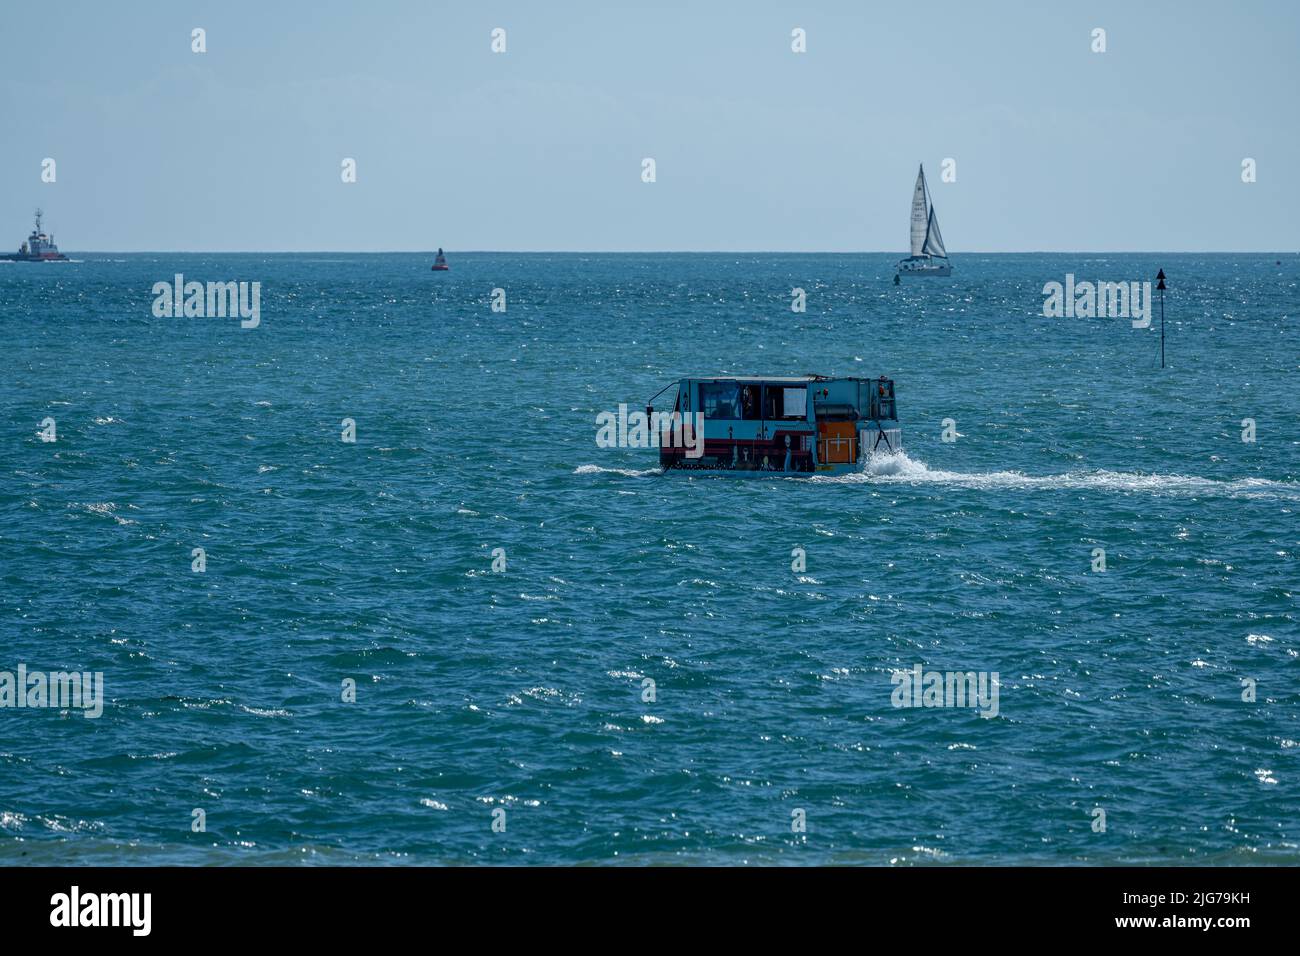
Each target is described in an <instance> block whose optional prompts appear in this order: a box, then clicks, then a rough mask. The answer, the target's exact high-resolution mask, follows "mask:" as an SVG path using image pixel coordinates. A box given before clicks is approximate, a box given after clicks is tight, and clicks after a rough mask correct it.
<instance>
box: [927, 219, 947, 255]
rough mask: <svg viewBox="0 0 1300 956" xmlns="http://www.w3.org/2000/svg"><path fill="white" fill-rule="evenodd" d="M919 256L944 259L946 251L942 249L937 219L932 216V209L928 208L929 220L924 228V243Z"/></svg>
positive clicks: (941, 238)
mask: <svg viewBox="0 0 1300 956" xmlns="http://www.w3.org/2000/svg"><path fill="white" fill-rule="evenodd" d="M921 254H922V255H927V256H939V257H940V258H946V257H947V255H948V252H947V250H945V249H944V247H943V236H942V235H940V234H939V217H938V216H936V215H935V214H934V207H933V206H931V207H930V220H929V222H927V223H926V227H925V242H924V243H923V244H922V246H921Z"/></svg>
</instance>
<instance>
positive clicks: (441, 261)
mask: <svg viewBox="0 0 1300 956" xmlns="http://www.w3.org/2000/svg"><path fill="white" fill-rule="evenodd" d="M450 268H451V266H449V265H447V257H446V256H444V255H443V254H442V250H441V249H439V250H438V254H437V255H436V256H434V258H433V270H432V271H434V272H446V271H447V270H448V269H450Z"/></svg>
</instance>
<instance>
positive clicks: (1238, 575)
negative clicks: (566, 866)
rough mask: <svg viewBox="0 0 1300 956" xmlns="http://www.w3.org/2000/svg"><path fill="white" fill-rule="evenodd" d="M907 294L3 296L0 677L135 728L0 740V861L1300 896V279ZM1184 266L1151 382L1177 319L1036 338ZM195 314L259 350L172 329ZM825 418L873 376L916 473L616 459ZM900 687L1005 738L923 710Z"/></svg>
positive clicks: (1267, 275) (809, 262)
mask: <svg viewBox="0 0 1300 956" xmlns="http://www.w3.org/2000/svg"><path fill="white" fill-rule="evenodd" d="M894 258H895V257H889V256H878V255H860V256H852V255H836V256H829V255H828V256H817V255H789V256H787V255H766V256H753V255H744V256H737V255H659V256H654V255H626V256H611V255H506V254H468V255H459V256H457V255H453V256H452V257H451V262H452V271H451V272H449V273H446V274H442V275H438V274H433V273H430V272H429V271H428V263H429V261H430V259H431V257H428V256H416V255H397V256H361V255H356V256H349V255H333V254H321V255H298V256H261V255H189V256H183V255H168V256H161V255H129V256H122V255H118V256H107V255H94V254H87V255H84V256H81V257H79V259H80V261H78V262H74V263H69V264H64V265H30V264H7V263H0V332H3V337H4V348H3V353H2V355H3V357H2V358H0V363H2V365H0V367H2V368H3V376H2V377H0V399H3V401H2V402H0V407H2V408H3V420H4V423H5V427H4V430H3V438H2V439H0V647H3V659H0V670H7V671H15V670H16V668H17V667H18V665H19V664H25V665H26V667H27V668H28V669H29V670H33V671H54V670H63V669H77V670H87V671H102V672H103V675H104V686H105V696H106V698H107V699H106V704H105V707H104V713H103V716H102V717H100V718H98V719H86V718H85V717H84V716H82V715H81V714H79V713H76V712H61V711H59V710H55V709H43V710H42V709H26V708H25V709H0V728H2V730H3V733H2V734H0V861H2V862H8V863H13V862H24V861H27V862H40V863H52V862H60V861H97V862H111V863H137V862H166V863H208V862H221V863H230V862H234V863H257V862H285V861H294V860H303V861H306V862H325V863H330V862H367V863H370V862H377V863H409V862H414V863H443V862H450V863H464V862H496V863H550V864H556V863H579V862H580V863H588V862H620V861H624V862H626V861H636V862H716V863H743V862H750V863H761V862H779V863H871V864H888V863H912V862H934V861H938V862H954V863H1004V862H1025V861H1035V862H1048V863H1079V862H1086V863H1098V862H1102V863H1113V862H1138V863H1174V862H1214V863H1245V862H1281V863H1296V862H1300V854H1298V853H1297V842H1298V841H1300V823H1298V822H1297V821H1298V819H1300V818H1297V815H1296V806H1297V778H1298V776H1300V723H1298V722H1297V708H1298V705H1300V697H1298V696H1297V684H1296V680H1297V673H1300V670H1298V667H1300V662H1297V660H1296V658H1297V653H1300V629H1298V628H1297V617H1298V615H1300V610H1298V608H1297V596H1296V590H1297V586H1300V582H1298V581H1297V567H1298V565H1297V554H1298V553H1300V541H1298V538H1300V521H1298V520H1297V511H1298V510H1300V387H1298V382H1300V379H1298V377H1297V372H1298V371H1300V369H1298V366H1300V349H1298V347H1297V345H1298V340H1297V333H1296V306H1297V301H1298V293H1300V285H1298V282H1297V279H1298V277H1300V260H1297V259H1296V257H1295V256H1294V255H1291V256H1284V257H1282V258H1281V259H1280V261H1278V257H1276V256H1262V255H1261V256H1246V255H1242V256H1191V255H1177V256H1163V257H1151V256H1132V255H1120V254H1115V255H1105V256H1102V255H1086V256H1085V255H1079V256H1068V255H1050V256H1047V255H1017V256H988V257H980V256H965V257H957V258H955V259H954V263H955V268H956V273H955V275H954V276H953V277H952V278H951V279H947V280H931V281H911V282H907V283H905V284H904V285H902V286H900V287H894V286H893V285H892V284H891V281H890V280H891V278H892V262H893V259H894ZM1160 267H1163V268H1164V269H1165V271H1166V272H1167V273H1168V274H1169V276H1170V280H1171V292H1170V297H1169V299H1168V300H1167V302H1166V309H1167V315H1166V321H1167V323H1168V324H1167V333H1168V355H1169V359H1168V364H1169V367H1168V368H1167V369H1165V370H1164V371H1163V372H1162V371H1161V370H1160V368H1159V331H1158V329H1159V313H1158V311H1157V314H1156V318H1155V322H1154V323H1153V325H1152V328H1150V329H1148V330H1138V329H1134V328H1132V327H1131V324H1130V323H1129V322H1128V321H1127V320H1123V319H1047V318H1044V317H1043V316H1042V314H1041V311H1042V302H1043V294H1042V287H1043V284H1044V283H1045V282H1048V281H1051V280H1057V281H1063V280H1064V278H1065V274H1066V273H1067V272H1070V273H1074V274H1075V275H1076V276H1078V278H1079V279H1080V280H1082V279H1085V278H1086V279H1092V280H1098V279H1100V280H1108V281H1109V280H1114V281H1120V280H1128V279H1142V278H1147V277H1150V276H1151V275H1153V274H1154V273H1155V271H1156V269H1157V268H1160ZM177 272H181V273H183V274H184V275H185V276H186V278H188V279H198V280H222V281H226V280H240V279H243V280H249V281H251V280H257V281H260V282H261V283H262V298H261V310H262V314H261V324H260V326H259V327H258V328H256V329H241V328H240V327H239V323H238V321H237V320H234V319H221V318H190V319H171V318H155V317H154V316H153V315H152V313H151V304H152V301H153V295H152V293H151V287H152V285H153V283H155V282H158V281H170V280H171V278H172V276H173V275H174V274H175V273H177ZM794 287H800V288H803V289H806V290H807V294H808V309H807V312H806V313H802V314H799V313H794V312H792V311H791V309H790V302H791V289H792V288H794ZM494 288H501V289H504V290H505V296H506V305H507V308H506V311H505V312H493V311H492V310H491V308H490V304H491V297H492V290H493V289H494ZM807 372H822V373H827V374H847V375H863V376H868V375H872V376H873V375H880V374H885V375H890V376H892V377H893V378H894V379H895V381H896V383H897V389H898V407H899V413H900V418H901V419H902V426H903V429H904V436H905V443H906V449H907V451H906V455H905V456H903V457H898V458H894V459H891V460H882V461H879V462H877V463H875V464H873V466H872V468H871V469H870V471H869V472H868V473H866V474H862V475H855V476H851V477H847V478H836V479H827V478H817V479H811V480H801V479H772V480H764V481H731V480H726V479H719V478H708V477H694V478H691V477H687V476H679V475H672V476H668V477H660V476H659V475H658V472H657V470H656V458H655V455H654V453H653V452H651V451H638V450H606V449H601V448H598V447H596V445H595V441H594V438H595V416H596V415H597V413H598V412H600V411H604V410H613V409H616V408H617V406H618V405H619V403H621V402H626V403H628V404H629V405H630V406H632V407H633V408H635V407H638V406H640V405H642V404H644V402H645V400H646V399H647V398H648V397H649V396H650V395H652V394H653V393H654V392H656V391H657V390H658V389H659V388H660V387H661V386H662V385H663V384H665V383H666V382H668V381H670V380H672V379H675V378H677V377H680V376H682V375H689V374H700V373H731V374H751V373H754V374H756V373H764V374H767V373H771V374H801V373H807ZM47 417H48V418H52V419H54V420H55V423H56V427H57V441H55V442H53V443H49V442H43V441H41V440H40V436H39V434H38V432H39V430H40V427H41V422H42V420H43V419H45V418H47ZM345 418H351V419H354V420H355V422H356V443H355V444H348V443H345V442H343V441H341V440H340V432H341V429H342V426H341V422H342V420H343V419H345ZM949 418H950V419H952V420H953V422H954V427H955V430H956V431H957V433H958V434H959V435H960V437H958V438H957V440H956V441H954V442H950V443H949V442H944V441H942V440H941V435H942V432H943V425H942V423H943V420H944V419H949ZM1248 418H1249V419H1253V420H1254V422H1255V426H1256V438H1257V440H1256V441H1255V442H1253V443H1249V442H1244V441H1242V430H1243V420H1244V419H1248ZM197 547H202V548H203V549H205V551H206V556H207V558H206V560H207V565H206V571H204V572H203V573H195V572H194V571H192V570H191V561H192V558H191V553H192V550H193V549H194V548H197ZM498 548H501V549H504V553H505V560H506V568H505V571H504V572H502V573H494V572H493V570H492V563H493V552H494V550H495V549H498ZM796 548H802V549H804V551H805V552H806V556H807V557H806V561H807V566H806V569H805V570H803V571H801V572H796V571H793V570H792V551H793V550H794V549H796ZM1098 548H1101V549H1104V550H1105V560H1106V570H1105V571H1104V572H1094V571H1093V570H1092V565H1093V560H1094V550H1095V549H1098ZM918 664H919V665H921V666H922V667H923V668H924V669H926V670H930V669H934V670H940V671H946V670H962V671H977V672H979V671H986V672H994V671H996V672H997V673H998V674H999V680H1000V690H999V702H998V705H999V706H998V714H997V716H996V717H993V718H990V719H982V718H981V717H979V716H978V713H977V711H976V710H973V709H971V708H913V709H909V708H896V707H894V706H893V705H892V703H891V695H892V693H893V691H894V685H893V682H892V681H891V674H892V673H893V672H895V671H897V670H908V669H911V668H913V666H914V665H918ZM349 678H351V679H353V680H355V681H356V701H355V703H347V702H344V701H343V700H342V699H341V698H342V686H343V683H344V681H345V680H347V679H349ZM647 678H649V679H651V680H652V681H653V682H654V693H653V695H650V694H649V693H647V691H646V690H645V688H646V686H647V685H646V684H645V681H646V679H647ZM1243 682H1246V684H1247V685H1248V686H1243ZM1251 686H1253V687H1254V692H1255V699H1254V700H1253V701H1246V700H1243V695H1245V696H1250V695H1249V694H1248V693H1247V691H1248V690H1249V688H1250V687H1251ZM650 696H653V699H652V700H647V699H646V698H647V697H650ZM499 808H504V809H505V811H506V813H505V817H504V820H505V823H506V827H505V832H494V831H493V828H492V824H493V820H494V811H495V810H497V809H499ZM1097 808H1101V809H1102V810H1104V812H1105V821H1106V828H1105V832H1095V831H1094V823H1095V821H1096V820H1097V819H1098V816H1097V814H1096V813H1095V810H1096V809H1097ZM196 809H201V810H203V811H204V813H205V814H206V832H193V829H192V821H193V819H194V811H195V810H196ZM800 810H801V811H803V816H804V817H806V822H807V827H806V832H803V833H799V832H792V821H797V820H798V819H799V817H800V814H798V813H797V812H796V811H800ZM495 818H496V819H502V818H501V816H500V814H496V815H495Z"/></svg>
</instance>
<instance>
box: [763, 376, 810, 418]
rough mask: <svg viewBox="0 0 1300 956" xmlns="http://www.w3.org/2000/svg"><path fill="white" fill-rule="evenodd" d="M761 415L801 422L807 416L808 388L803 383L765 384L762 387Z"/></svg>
mask: <svg viewBox="0 0 1300 956" xmlns="http://www.w3.org/2000/svg"><path fill="white" fill-rule="evenodd" d="M763 417H764V418H767V419H773V420H776V421H787V422H796V421H797V422H801V421H805V420H807V418H808V388H807V387H806V386H804V385H800V386H797V387H790V386H788V385H767V386H765V387H764V388H763Z"/></svg>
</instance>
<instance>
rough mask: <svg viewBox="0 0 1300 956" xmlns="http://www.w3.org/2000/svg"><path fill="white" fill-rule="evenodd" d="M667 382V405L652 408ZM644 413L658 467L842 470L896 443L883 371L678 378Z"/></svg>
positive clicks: (759, 472)
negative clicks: (656, 449)
mask: <svg viewBox="0 0 1300 956" xmlns="http://www.w3.org/2000/svg"><path fill="white" fill-rule="evenodd" d="M674 387H675V388H676V390H677V394H676V397H675V398H674V399H673V403H672V405H671V411H665V412H658V413H656V412H655V410H654V405H653V402H654V400H655V399H657V398H658V397H659V396H660V395H663V394H664V393H665V392H667V391H668V390H669V389H670V388H674ZM646 418H647V420H648V421H649V422H650V428H651V431H652V433H654V434H656V435H657V436H659V441H658V444H659V464H660V465H661V466H662V468H663V469H664V472H665V473H667V472H669V471H685V472H689V473H696V472H705V473H714V474H722V475H731V476H735V477H751V478H761V477H782V476H785V477H791V476H803V477H807V476H811V475H843V474H849V473H852V472H855V471H860V470H862V469H863V468H864V467H865V466H866V463H867V460H868V459H869V458H870V457H872V456H873V455H878V454H893V453H895V452H899V451H902V447H903V434H902V431H901V430H900V429H899V427H898V414H897V410H896V407H895V404H894V382H893V380H892V379H888V378H831V377H828V376H825V375H803V376H797V377H793V378H780V377H776V378H755V377H744V378H684V379H682V380H680V381H678V382H675V383H670V384H669V385H666V386H664V388H662V389H661V390H660V391H659V393H658V394H657V395H655V396H654V397H653V398H651V399H650V403H648V404H647V405H646ZM701 425H702V426H703V432H704V434H703V436H698V435H695V434H689V431H692V430H694V429H698V428H700V426H701ZM683 437H685V440H682V439H683Z"/></svg>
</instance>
